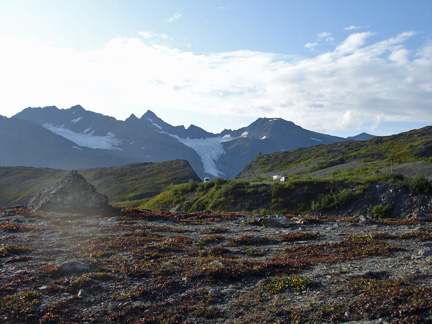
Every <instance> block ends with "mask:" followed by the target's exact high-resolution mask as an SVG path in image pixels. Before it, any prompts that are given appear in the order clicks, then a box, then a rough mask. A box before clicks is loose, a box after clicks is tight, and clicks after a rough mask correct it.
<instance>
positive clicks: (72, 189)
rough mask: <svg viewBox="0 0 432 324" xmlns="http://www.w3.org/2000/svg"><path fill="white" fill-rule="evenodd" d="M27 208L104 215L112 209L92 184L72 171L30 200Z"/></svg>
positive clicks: (106, 199)
mask: <svg viewBox="0 0 432 324" xmlns="http://www.w3.org/2000/svg"><path fill="white" fill-rule="evenodd" d="M27 208H28V209H29V210H31V211H51V212H61V213H73V214H104V213H107V212H109V211H110V210H111V208H112V207H111V206H110V205H109V204H108V197H107V196H106V195H103V194H100V193H98V192H97V191H96V188H95V187H94V186H93V185H92V184H90V183H88V182H87V180H86V179H85V178H84V177H83V176H82V175H80V174H79V173H78V172H77V171H75V170H73V171H70V172H68V173H67V174H65V175H64V176H63V177H62V178H61V179H60V180H58V181H56V182H55V183H53V184H52V185H51V186H49V187H47V188H46V189H44V190H42V191H41V192H39V193H38V194H37V195H36V196H34V197H33V198H31V199H30V201H29V203H28V206H27Z"/></svg>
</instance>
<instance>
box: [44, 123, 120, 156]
mask: <svg viewBox="0 0 432 324" xmlns="http://www.w3.org/2000/svg"><path fill="white" fill-rule="evenodd" d="M43 127H45V128H46V129H48V130H50V131H51V132H53V133H54V134H57V135H60V136H62V137H64V138H66V139H68V140H70V141H72V142H74V143H75V144H77V145H79V146H81V147H89V148H92V149H103V150H123V149H121V148H119V147H117V146H118V145H120V144H121V140H119V139H117V138H115V135H114V134H113V133H108V134H107V135H105V136H99V135H93V134H92V133H91V134H86V133H75V132H73V131H71V130H70V129H67V128H64V127H61V126H53V125H52V124H44V125H43Z"/></svg>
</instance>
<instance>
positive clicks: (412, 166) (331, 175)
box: [130, 127, 432, 217]
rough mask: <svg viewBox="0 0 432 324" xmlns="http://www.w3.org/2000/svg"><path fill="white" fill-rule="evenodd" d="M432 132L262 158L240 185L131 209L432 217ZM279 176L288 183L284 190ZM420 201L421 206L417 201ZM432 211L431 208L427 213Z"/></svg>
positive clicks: (174, 191)
mask: <svg viewBox="0 0 432 324" xmlns="http://www.w3.org/2000/svg"><path fill="white" fill-rule="evenodd" d="M431 153H432V127H425V128H423V129H419V130H413V131H410V132H407V133H402V134H398V135H394V136H388V137H376V138H373V139H371V140H368V141H363V142H355V141H350V142H344V143H336V144H329V145H318V146H314V147H309V148H304V149H298V150H294V151H289V152H282V153H273V154H266V155H259V156H257V157H256V158H255V159H254V160H253V161H252V162H251V163H250V164H248V165H247V167H246V168H245V169H244V170H243V172H242V173H240V174H239V176H238V178H240V179H236V180H223V179H216V180H215V181H211V182H209V183H194V182H189V183H185V184H181V185H177V186H170V187H168V188H167V189H166V190H164V191H163V192H162V193H161V194H159V195H157V196H155V197H152V198H150V199H146V200H143V201H138V202H132V203H131V204H130V206H134V207H140V208H147V209H152V210H182V211H200V210H217V211H246V212H257V213H299V214H306V213H313V214H321V213H333V214H334V213H341V214H344V213H347V212H348V213H356V214H357V215H361V214H368V215H373V214H375V213H376V214H379V212H380V211H381V212H382V213H381V214H387V215H393V216H395V217H403V216H405V215H408V214H410V213H412V212H420V213H423V214H428V213H431V212H432V210H430V209H431V208H430V202H431V201H432V199H431V196H430V195H431V193H432V182H431V181H430V180H431V179H432V158H431ZM273 175H280V176H287V177H288V180H287V181H286V182H284V183H282V182H280V181H279V180H277V181H273ZM414 196H416V197H417V198H416V201H417V202H419V203H418V204H417V203H414V202H413V201H414V200H413V197H414ZM428 206H429V207H428Z"/></svg>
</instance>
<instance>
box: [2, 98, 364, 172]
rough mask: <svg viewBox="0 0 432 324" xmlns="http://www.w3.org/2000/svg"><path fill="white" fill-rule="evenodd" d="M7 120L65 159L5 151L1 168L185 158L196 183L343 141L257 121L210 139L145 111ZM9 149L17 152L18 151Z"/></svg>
mask: <svg viewBox="0 0 432 324" xmlns="http://www.w3.org/2000/svg"><path fill="white" fill-rule="evenodd" d="M12 120H13V122H15V123H19V120H21V121H22V122H24V121H27V122H31V123H33V124H32V128H35V129H36V128H37V127H40V128H41V129H40V130H39V131H37V132H41V133H44V134H45V136H46V137H47V138H51V139H52V141H54V140H53V139H54V138H55V139H56V140H55V141H60V140H61V139H63V143H62V145H61V147H62V155H63V156H67V159H64V160H67V163H66V162H65V161H62V158H61V157H59V159H58V161H55V160H56V159H55V158H52V157H51V158H49V159H46V160H45V161H44V160H43V157H41V159H40V161H39V163H38V164H37V165H35V164H34V163H33V162H32V160H31V158H25V157H24V156H21V157H19V158H18V157H16V156H14V153H13V150H11V149H10V147H9V152H10V153H9V155H10V156H9V157H5V158H3V159H2V160H0V162H1V164H2V165H5V166H8V165H11V166H13V165H24V166H38V167H40V166H44V167H55V168H65V169H71V168H93V167H106V166H116V165H122V164H127V163H135V162H161V161H168V160H174V159H184V160H187V161H189V163H190V164H191V166H192V168H193V169H194V170H195V171H196V173H197V174H198V175H199V176H200V177H201V178H203V177H205V176H210V177H224V178H234V177H235V176H236V175H237V174H238V173H239V172H240V171H241V170H242V169H243V167H244V166H245V165H246V164H247V163H248V162H250V161H251V160H252V159H253V158H254V157H255V156H256V155H257V154H259V153H272V152H280V151H285V150H292V149H296V148H299V147H308V146H311V145H316V144H329V143H334V142H341V141H346V139H345V138H341V137H336V136H331V135H326V134H320V133H317V132H312V131H309V130H305V129H303V128H301V127H300V126H297V125H295V124H294V123H292V122H289V121H286V120H283V119H281V118H259V119H257V120H256V121H255V122H253V123H252V124H251V125H249V126H247V127H243V128H240V129H238V130H224V131H223V132H221V133H220V134H214V133H210V132H207V131H205V130H204V129H202V128H200V127H197V126H194V125H191V126H189V127H188V128H185V127H184V126H172V125H170V124H168V123H166V122H164V121H163V120H162V119H160V118H159V117H158V116H157V115H156V114H154V113H153V112H152V111H150V110H149V111H147V112H146V113H145V114H144V115H142V117H141V118H138V117H136V116H135V115H133V114H132V115H131V116H130V117H128V118H127V119H126V120H125V121H121V120H117V119H115V118H113V117H110V116H105V115H102V114H99V113H95V112H91V111H88V110H85V109H84V108H83V107H81V106H79V105H77V106H73V107H71V108H69V109H59V108H57V107H55V106H50V107H44V108H26V109H24V110H23V111H21V112H20V113H18V114H16V115H15V116H13V117H12V118H10V119H8V118H6V119H5V122H6V123H9V122H12ZM47 130H48V131H50V132H49V133H50V134H48V133H47V132H46V131H47ZM34 132H36V130H35V131H34ZM5 136H6V137H7V136H8V135H7V134H5ZM369 136H370V135H369ZM59 137H60V138H59ZM370 137H371V136H370ZM25 138H28V142H32V141H31V132H30V134H27V135H24V134H22V136H21V139H20V142H22V143H25V142H27V140H26V139H25ZM64 140H67V142H65V141H64ZM7 141H8V140H4V139H2V140H0V146H1V145H3V146H4V147H7V146H8V143H6V144H5V142H7ZM9 142H11V140H9ZM39 142H40V145H39V146H40V147H44V150H46V151H47V152H49V154H48V155H50V154H51V155H54V156H55V155H56V152H58V149H59V148H58V146H57V145H51V146H50V145H45V144H44V143H45V141H44V140H40V141H39ZM33 145H34V143H33V144H31V145H30V144H28V145H27V146H28V147H29V148H28V149H29V150H30V151H29V154H28V155H29V156H32V155H33V156H34V154H30V153H31V151H32V149H31V147H32V146H33ZM9 146H11V144H10V143H9ZM45 146H46V147H45ZM12 147H13V148H15V149H16V148H17V147H20V146H19V145H18V146H16V145H15V146H12ZM36 147H38V145H36ZM36 147H35V148H34V149H33V150H36ZM33 153H35V152H33ZM35 154H36V155H37V152H36V153H35ZM62 163H64V166H62ZM59 164H60V165H59Z"/></svg>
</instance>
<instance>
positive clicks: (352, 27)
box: [344, 25, 368, 31]
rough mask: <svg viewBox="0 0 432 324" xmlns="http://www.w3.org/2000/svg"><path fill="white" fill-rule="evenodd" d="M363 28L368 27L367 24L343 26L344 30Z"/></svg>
mask: <svg viewBox="0 0 432 324" xmlns="http://www.w3.org/2000/svg"><path fill="white" fill-rule="evenodd" d="M364 28H368V26H354V25H351V26H347V27H345V28H344V30H348V31H353V30H358V29H364Z"/></svg>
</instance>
